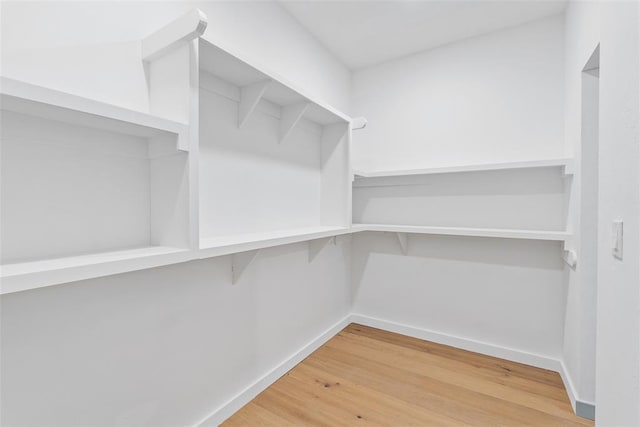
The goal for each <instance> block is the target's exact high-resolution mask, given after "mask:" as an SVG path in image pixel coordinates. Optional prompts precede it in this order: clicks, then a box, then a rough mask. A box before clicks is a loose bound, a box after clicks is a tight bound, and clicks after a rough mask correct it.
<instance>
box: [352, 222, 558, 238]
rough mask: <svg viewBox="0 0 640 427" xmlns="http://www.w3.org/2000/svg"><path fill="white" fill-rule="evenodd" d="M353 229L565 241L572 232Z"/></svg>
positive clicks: (398, 227) (408, 227) (357, 228)
mask: <svg viewBox="0 0 640 427" xmlns="http://www.w3.org/2000/svg"><path fill="white" fill-rule="evenodd" d="M353 231H354V232H356V231H387V232H392V233H409V234H433V235H442V236H467V237H495V238H501V239H528V240H549V241H557V242H565V241H566V240H567V239H568V238H569V237H571V233H569V232H566V231H550V230H519V229H501V228H468V227H432V226H416V225H391V224H353Z"/></svg>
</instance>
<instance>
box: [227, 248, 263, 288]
mask: <svg viewBox="0 0 640 427" xmlns="http://www.w3.org/2000/svg"><path fill="white" fill-rule="evenodd" d="M258 252H260V250H259V249H256V250H253V251H247V252H239V253H237V254H233V255H231V283H232V284H234V285H235V284H236V283H237V282H238V280H240V277H242V274H243V273H244V272H245V271H246V270H247V268H248V267H249V265H251V263H252V262H253V260H255V259H256V256H257V255H258Z"/></svg>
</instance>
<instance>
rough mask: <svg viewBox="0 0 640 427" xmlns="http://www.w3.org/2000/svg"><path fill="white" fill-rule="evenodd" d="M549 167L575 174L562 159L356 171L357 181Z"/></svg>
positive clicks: (571, 165) (571, 164) (567, 173)
mask: <svg viewBox="0 0 640 427" xmlns="http://www.w3.org/2000/svg"><path fill="white" fill-rule="evenodd" d="M549 167H562V168H564V173H565V174H566V175H570V174H572V173H573V159H568V158H560V159H545V160H531V161H520V162H508V163H484V164H475V165H464V166H447V167H436V168H425V169H406V170H390V171H372V172H364V171H354V174H355V177H356V179H363V178H390V177H403V176H415V175H434V174H444V173H463V172H484V171H499V170H511V169H531V168H549Z"/></svg>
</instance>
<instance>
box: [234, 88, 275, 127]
mask: <svg viewBox="0 0 640 427" xmlns="http://www.w3.org/2000/svg"><path fill="white" fill-rule="evenodd" d="M269 84H271V79H266V80H261V81H259V82H256V83H253V84H250V85H247V86H243V87H242V88H240V103H239V104H238V128H242V126H244V124H245V123H246V122H247V119H248V118H249V116H250V115H251V114H252V113H253V111H254V110H255V109H256V107H257V106H258V103H259V102H260V99H262V96H263V95H264V93H265V91H266V90H267V88H268V87H269Z"/></svg>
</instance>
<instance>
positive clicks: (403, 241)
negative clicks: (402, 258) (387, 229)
mask: <svg viewBox="0 0 640 427" xmlns="http://www.w3.org/2000/svg"><path fill="white" fill-rule="evenodd" d="M396 236H397V237H398V243H399V244H400V250H401V251H402V255H407V253H408V252H409V251H408V249H409V237H408V235H407V233H396Z"/></svg>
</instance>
